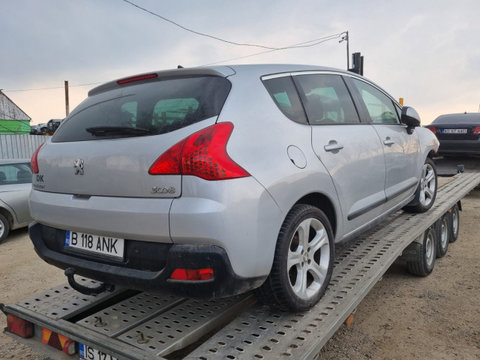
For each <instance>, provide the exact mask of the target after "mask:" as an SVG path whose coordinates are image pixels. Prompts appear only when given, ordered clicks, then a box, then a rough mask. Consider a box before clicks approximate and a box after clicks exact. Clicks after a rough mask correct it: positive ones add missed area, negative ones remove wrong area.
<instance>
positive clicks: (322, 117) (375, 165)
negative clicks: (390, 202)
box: [294, 73, 385, 233]
mask: <svg viewBox="0 0 480 360" xmlns="http://www.w3.org/2000/svg"><path fill="white" fill-rule="evenodd" d="M294 79H295V83H296V85H297V87H298V89H299V92H300V96H301V98H302V101H303V103H304V105H305V110H306V112H307V116H308V120H309V122H310V124H311V126H312V146H313V150H314V151H315V154H316V155H317V157H318V158H319V159H320V161H322V163H323V164H324V165H325V167H326V168H327V169H328V171H329V173H330V176H331V177H332V179H333V181H334V184H335V189H336V191H337V195H338V198H339V200H340V203H341V208H342V212H343V217H344V219H345V220H346V221H345V227H346V228H345V230H346V233H349V232H351V231H354V230H355V229H357V228H359V227H361V226H362V225H364V224H365V223H366V222H368V221H369V220H371V219H373V218H375V217H376V216H377V215H378V214H379V213H380V208H381V205H382V204H383V203H384V202H385V192H384V182H385V161H384V155H383V151H382V147H381V145H380V142H379V138H378V135H377V133H376V132H375V130H374V129H373V128H372V127H371V126H370V125H369V124H362V123H361V122H360V119H359V116H358V114H357V111H356V109H355V106H354V104H353V101H352V99H351V96H350V94H349V92H348V90H347V87H346V85H345V83H344V81H343V79H342V76H341V75H336V74H328V73H312V74H297V75H295V76H294Z"/></svg>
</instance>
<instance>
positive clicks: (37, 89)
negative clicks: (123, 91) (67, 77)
mask: <svg viewBox="0 0 480 360" xmlns="http://www.w3.org/2000/svg"><path fill="white" fill-rule="evenodd" d="M98 84H102V82H93V83H88V84H77V85H70V87H82V86H92V85H98ZM64 88H65V86H52V87H44V88H31V89H12V90H8V89H4V90H3V91H9V92H19V91H40V90H57V89H64Z"/></svg>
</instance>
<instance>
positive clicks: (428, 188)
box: [403, 158, 437, 213]
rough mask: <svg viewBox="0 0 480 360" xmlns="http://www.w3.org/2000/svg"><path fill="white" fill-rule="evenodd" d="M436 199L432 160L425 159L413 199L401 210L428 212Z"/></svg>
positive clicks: (434, 170)
mask: <svg viewBox="0 0 480 360" xmlns="http://www.w3.org/2000/svg"><path fill="white" fill-rule="evenodd" d="M436 197H437V169H436V167H435V163H434V162H433V160H432V159H430V158H427V159H426V160H425V164H424V165H423V168H422V176H421V178H420V183H419V184H418V187H417V190H416V191H415V197H414V198H413V200H412V201H411V202H410V203H409V204H408V205H407V206H405V207H404V208H403V209H404V210H405V211H407V212H413V213H422V212H425V211H428V210H429V209H430V208H431V207H432V206H433V203H434V202H435V198H436Z"/></svg>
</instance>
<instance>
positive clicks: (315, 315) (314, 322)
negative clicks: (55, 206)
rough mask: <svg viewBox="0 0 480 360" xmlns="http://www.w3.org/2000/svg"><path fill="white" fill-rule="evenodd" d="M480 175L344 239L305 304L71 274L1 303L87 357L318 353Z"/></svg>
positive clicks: (36, 340)
mask: <svg viewBox="0 0 480 360" xmlns="http://www.w3.org/2000/svg"><path fill="white" fill-rule="evenodd" d="M479 183H480V173H479V172H471V173H464V174H458V175H456V176H455V177H454V178H453V180H452V181H450V182H449V183H448V184H446V185H445V186H443V187H441V188H439V190H438V193H437V199H436V201H435V204H434V206H433V207H432V208H431V209H430V210H429V211H428V212H426V213H423V214H409V213H405V212H402V211H399V212H397V213H395V214H394V215H392V216H391V217H389V218H388V219H387V220H386V221H384V222H383V223H381V224H380V225H379V226H378V227H376V228H375V229H373V230H371V231H369V232H367V233H365V234H363V235H362V236H360V237H359V238H357V239H355V240H353V241H351V242H349V243H348V244H346V245H344V246H342V247H341V248H340V249H337V254H336V257H335V267H334V271H333V275H332V279H331V282H330V285H329V287H328V290H327V292H326V294H325V295H324V297H323V298H322V299H321V300H320V302H319V303H318V304H317V305H316V306H314V307H313V308H312V309H310V310H309V311H307V312H304V313H288V312H282V311H277V310H275V309H272V308H270V307H268V306H262V305H260V304H258V303H256V300H255V297H254V295H253V294H251V293H247V294H244V295H241V296H236V297H232V298H227V299H216V300H210V301H205V300H198V299H187V298H181V297H178V296H175V295H172V294H169V293H147V292H133V291H131V290H125V289H117V290H115V291H113V292H104V293H102V294H99V295H92V296H87V295H82V294H80V293H78V292H76V291H75V290H73V289H71V288H70V287H69V286H68V284H66V285H62V286H59V287H56V288H53V289H50V290H48V291H46V292H44V293H41V294H38V295H35V296H33V297H31V298H29V299H26V300H24V301H21V302H19V303H16V304H13V305H3V304H2V305H1V309H2V310H3V312H4V313H5V314H6V315H7V316H9V315H10V316H12V315H13V316H15V317H18V318H20V319H24V320H26V321H27V323H30V324H33V334H32V337H30V338H27V339H24V338H20V337H18V336H16V335H13V334H11V333H9V334H10V335H12V336H13V337H15V338H17V339H18V340H19V341H22V342H26V343H27V344H29V345H31V346H33V347H35V348H37V349H38V344H41V345H42V349H43V351H44V352H49V353H50V356H52V357H54V358H56V359H62V358H65V359H71V358H75V357H79V353H76V355H73V357H72V356H68V355H66V354H64V353H62V352H61V351H58V350H56V349H53V348H52V347H48V346H46V345H44V344H42V335H43V336H44V342H46V341H45V337H47V342H48V336H51V334H50V331H51V332H54V333H57V334H62V335H63V336H65V337H67V338H69V339H71V340H74V341H75V342H77V345H76V349H78V348H79V347H80V348H81V349H83V352H84V353H85V355H84V357H85V358H86V359H113V358H117V359H156V360H158V359H202V360H210V359H315V358H316V357H317V356H318V354H319V353H320V350H321V349H322V347H323V346H324V345H325V343H326V342H327V341H328V340H329V339H330V338H331V337H332V336H333V334H334V333H335V332H336V331H337V330H338V328H339V327H340V326H341V325H342V324H343V323H344V321H345V320H346V319H347V318H348V317H349V316H350V315H351V314H352V312H354V310H355V309H356V307H357V306H358V304H359V303H360V302H361V301H362V300H363V298H364V297H365V296H366V295H367V294H368V293H369V291H370V290H371V289H372V287H373V286H374V285H375V284H376V283H377V282H378V281H379V280H380V279H381V278H382V276H383V275H384V273H385V272H386V271H387V270H388V268H389V267H390V265H392V263H393V262H394V261H395V260H396V259H397V258H399V257H400V256H402V254H405V253H408V251H409V249H411V248H412V244H413V243H415V242H421V241H422V239H423V237H424V233H425V232H426V231H427V230H428V229H430V228H431V227H432V226H433V225H434V224H435V223H436V222H437V221H438V220H439V219H440V218H441V217H442V216H443V215H444V214H445V213H447V212H448V211H449V210H450V209H452V207H454V206H455V205H456V204H458V203H459V202H460V200H461V199H462V198H463V197H464V196H465V195H467V194H468V193H469V192H470V191H471V190H473V189H474V188H475V187H476V186H477V185H478V184H479ZM406 250H407V251H406ZM410 251H411V250H410ZM80 281H81V282H82V283H83V284H85V285H89V286H92V285H95V284H96V283H95V282H94V281H92V280H89V279H84V278H81V280H80ZM45 329H48V330H45ZM45 331H46V332H45ZM7 332H8V331H7ZM54 335H55V334H54ZM57 342H58V341H57ZM80 344H83V345H80ZM52 351H54V353H53V355H52V353H51V352H52ZM106 354H108V355H106ZM80 357H81V356H80Z"/></svg>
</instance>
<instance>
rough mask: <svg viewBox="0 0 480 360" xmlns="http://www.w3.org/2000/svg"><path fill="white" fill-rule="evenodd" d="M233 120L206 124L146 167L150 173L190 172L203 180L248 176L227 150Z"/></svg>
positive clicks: (185, 173) (187, 173) (180, 173)
mask: <svg viewBox="0 0 480 360" xmlns="http://www.w3.org/2000/svg"><path fill="white" fill-rule="evenodd" d="M232 131H233V124H232V123H229V122H226V123H220V124H216V125H212V126H209V127H207V128H205V129H203V130H200V131H198V132H196V133H194V134H192V135H190V136H189V137H187V138H185V139H183V140H182V141H180V142H178V143H177V144H175V145H173V146H172V147H171V148H170V149H168V150H167V151H166V152H165V153H163V155H161V156H160V157H159V158H158V159H157V160H156V161H155V162H154V163H153V165H152V166H151V167H150V170H149V174H151V175H193V176H198V177H200V178H202V179H205V180H226V179H235V178H240V177H246V176H250V174H249V173H248V172H247V171H245V170H244V169H243V168H242V167H241V166H240V165H238V164H237V163H235V162H234V161H233V160H232V159H231V158H230V156H228V154H227V142H228V139H229V138H230V134H231V133H232Z"/></svg>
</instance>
